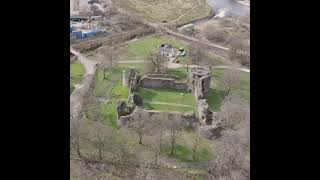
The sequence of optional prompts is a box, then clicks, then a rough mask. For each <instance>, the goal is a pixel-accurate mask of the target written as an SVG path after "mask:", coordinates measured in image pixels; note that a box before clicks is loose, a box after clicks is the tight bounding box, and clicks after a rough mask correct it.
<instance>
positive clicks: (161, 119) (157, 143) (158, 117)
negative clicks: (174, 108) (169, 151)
mask: <svg viewBox="0 0 320 180" xmlns="http://www.w3.org/2000/svg"><path fill="white" fill-rule="evenodd" d="M167 120H168V114H167V113H161V114H155V115H152V116H151V117H150V124H149V126H148V128H149V129H150V131H151V132H152V135H153V142H152V145H151V146H152V147H151V149H152V151H153V152H154V164H155V165H157V162H158V156H159V155H160V154H161V148H162V143H163V136H164V131H165V129H166V127H165V125H166V124H165V123H166V121H167Z"/></svg>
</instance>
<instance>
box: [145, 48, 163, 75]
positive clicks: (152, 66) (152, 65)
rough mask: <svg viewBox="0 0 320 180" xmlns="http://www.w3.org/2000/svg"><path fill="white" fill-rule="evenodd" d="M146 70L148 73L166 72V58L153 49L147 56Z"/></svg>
mask: <svg viewBox="0 0 320 180" xmlns="http://www.w3.org/2000/svg"><path fill="white" fill-rule="evenodd" d="M147 60H148V61H147V63H146V70H147V71H148V72H149V73H155V74H161V73H165V72H166V58H165V57H164V56H163V55H162V54H161V53H160V52H159V51H157V50H154V51H153V52H152V53H150V55H149V56H148V58H147Z"/></svg>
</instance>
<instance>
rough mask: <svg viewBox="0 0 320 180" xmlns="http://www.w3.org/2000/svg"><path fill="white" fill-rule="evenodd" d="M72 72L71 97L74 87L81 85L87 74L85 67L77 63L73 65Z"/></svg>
mask: <svg viewBox="0 0 320 180" xmlns="http://www.w3.org/2000/svg"><path fill="white" fill-rule="evenodd" d="M70 71H71V77H70V95H71V94H72V92H73V90H74V88H75V87H74V86H75V85H76V84H80V83H81V81H82V79H83V75H84V74H85V69H84V66H83V65H82V64H81V63H79V62H78V61H77V62H75V63H73V64H71V70H70Z"/></svg>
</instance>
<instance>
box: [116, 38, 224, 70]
mask: <svg viewBox="0 0 320 180" xmlns="http://www.w3.org/2000/svg"><path fill="white" fill-rule="evenodd" d="M163 43H170V44H172V45H173V46H174V47H176V48H180V47H183V48H184V49H185V51H186V52H187V54H186V56H179V57H178V60H180V63H182V64H186V63H187V62H188V63H189V64H192V63H191V57H190V56H189V55H188V52H189V50H188V45H189V44H188V43H187V42H184V41H181V40H177V39H175V38H172V37H168V36H153V37H149V38H144V39H139V40H137V41H134V42H130V43H129V44H128V45H126V46H124V47H122V49H121V54H120V58H119V60H121V61H130V60H146V59H147V57H148V56H149V54H150V53H151V52H152V51H153V50H157V49H158V48H159V45H160V44H163ZM204 59H206V60H212V61H215V62H216V64H217V65H222V64H224V60H223V58H222V57H220V56H218V55H216V54H214V53H212V52H208V53H207V54H205V57H204Z"/></svg>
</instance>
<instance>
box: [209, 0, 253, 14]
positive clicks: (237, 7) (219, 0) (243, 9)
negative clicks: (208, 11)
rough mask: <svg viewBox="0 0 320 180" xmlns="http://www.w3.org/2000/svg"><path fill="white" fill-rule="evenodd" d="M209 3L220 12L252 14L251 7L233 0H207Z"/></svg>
mask: <svg viewBox="0 0 320 180" xmlns="http://www.w3.org/2000/svg"><path fill="white" fill-rule="evenodd" d="M207 2H208V4H209V5H210V6H211V7H212V8H213V9H214V10H215V11H216V12H217V14H220V13H221V12H222V11H225V12H223V13H225V14H228V15H234V16H246V17H249V16H250V7H248V6H245V5H242V4H240V3H236V2H234V1H232V0H207Z"/></svg>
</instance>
